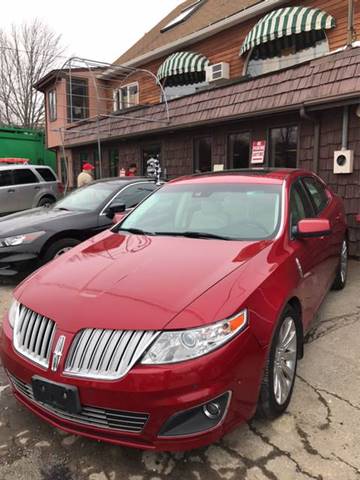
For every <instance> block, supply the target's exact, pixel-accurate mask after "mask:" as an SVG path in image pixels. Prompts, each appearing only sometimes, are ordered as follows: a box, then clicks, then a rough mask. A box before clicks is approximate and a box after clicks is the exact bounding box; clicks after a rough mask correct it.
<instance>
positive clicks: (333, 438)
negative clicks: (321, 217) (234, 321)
mask: <svg viewBox="0 0 360 480" xmlns="http://www.w3.org/2000/svg"><path fill="white" fill-rule="evenodd" d="M359 285H360V263H359V262H355V261H352V262H351V263H350V273H349V281H348V285H347V287H346V289H345V290H344V291H342V292H331V293H330V294H329V295H328V296H327V298H326V300H325V302H324V304H323V306H322V308H321V310H320V312H319V315H318V317H317V318H316V320H315V321H314V323H313V325H312V328H311V331H310V332H309V335H308V338H307V343H306V346H305V358H304V359H303V360H302V361H301V362H300V366H299V369H298V376H297V380H296V386H295V391H294V395H293V399H292V402H291V405H290V407H289V410H288V412H287V413H286V414H285V415H284V416H283V417H281V418H279V419H278V420H276V421H274V422H272V423H270V422H265V421H261V422H260V421H253V422H251V423H250V424H246V425H242V426H240V427H239V428H237V429H236V430H235V431H234V432H232V433H231V434H229V435H227V436H226V437H224V438H223V439H222V440H221V441H220V442H218V443H216V444H214V445H211V446H209V447H207V448H203V449H199V450H194V451H191V452H186V453H175V454H174V453H171V454H170V453H152V452H143V451H140V450H135V449H129V448H121V447H117V446H112V445H108V444H104V443H100V442H96V441H91V440H87V439H84V438H81V437H76V436H72V435H68V434H67V433H64V432H61V431H59V430H55V429H54V428H52V427H51V426H49V425H47V424H45V423H43V422H42V421H41V420H40V419H38V418H36V417H35V416H34V415H33V414H31V413H30V412H28V411H27V410H25V408H23V407H22V406H21V405H19V404H18V403H17V401H16V400H15V399H14V397H13V396H12V394H11V390H10V387H9V385H8V381H7V378H6V376H5V374H4V371H3V370H2V369H1V368H0V480H125V479H126V480H218V479H224V480H265V479H270V480H305V479H317V480H357V479H360V442H359V439H360V436H359V435H360V433H359V432H360V370H359V365H360V348H359V344H360V295H359V293H360V289H359ZM13 287H14V285H13V284H11V283H8V284H7V285H6V284H5V285H0V314H1V316H2V314H3V312H4V310H5V309H6V308H7V306H8V304H9V301H10V298H11V292H12V289H13ZM0 322H1V320H0Z"/></svg>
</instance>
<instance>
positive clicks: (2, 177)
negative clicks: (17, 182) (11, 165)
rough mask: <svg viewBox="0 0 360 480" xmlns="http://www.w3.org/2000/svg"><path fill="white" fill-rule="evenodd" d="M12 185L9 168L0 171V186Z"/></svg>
mask: <svg viewBox="0 0 360 480" xmlns="http://www.w3.org/2000/svg"><path fill="white" fill-rule="evenodd" d="M9 185H12V178H11V170H1V171H0V187H8V186H9Z"/></svg>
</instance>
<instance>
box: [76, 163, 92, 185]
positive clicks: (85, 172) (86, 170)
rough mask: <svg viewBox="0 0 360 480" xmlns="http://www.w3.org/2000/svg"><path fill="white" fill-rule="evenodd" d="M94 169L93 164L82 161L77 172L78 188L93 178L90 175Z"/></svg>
mask: <svg viewBox="0 0 360 480" xmlns="http://www.w3.org/2000/svg"><path fill="white" fill-rule="evenodd" d="M93 170H94V166H93V165H91V163H84V165H83V167H82V172H81V173H79V175H78V178H77V186H78V188H80V187H84V186H85V185H88V184H89V183H91V182H92V181H93V180H94V178H93V176H92V171H93Z"/></svg>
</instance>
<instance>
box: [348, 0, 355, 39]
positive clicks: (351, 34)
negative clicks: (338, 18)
mask: <svg viewBox="0 0 360 480" xmlns="http://www.w3.org/2000/svg"><path fill="white" fill-rule="evenodd" d="M354 39H355V26H354V0H348V32H347V46H348V47H351V46H352V44H353V41H354Z"/></svg>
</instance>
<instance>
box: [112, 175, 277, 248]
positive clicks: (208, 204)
mask: <svg viewBox="0 0 360 480" xmlns="http://www.w3.org/2000/svg"><path fill="white" fill-rule="evenodd" d="M281 190H282V189H281V185H269V184H266V185H261V184H251V183H244V184H240V183H222V184H219V183H203V184H200V183H187V184H186V183H183V184H178V185H176V184H169V185H167V186H164V187H163V188H161V189H160V190H158V191H157V192H156V193H154V194H153V195H151V196H150V197H149V198H148V199H147V200H145V201H144V202H143V203H142V204H141V205H139V207H138V208H136V209H135V210H134V211H133V212H132V213H131V214H130V215H129V216H128V217H126V219H125V220H124V221H123V222H122V223H121V224H120V225H119V226H118V227H115V228H117V229H118V231H130V232H132V233H139V234H141V233H144V234H153V235H169V236H188V237H193V238H209V239H211V238H220V239H224V240H262V239H270V238H273V237H275V236H276V234H277V232H278V231H279V228H280V222H281V204H282V193H281Z"/></svg>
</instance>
